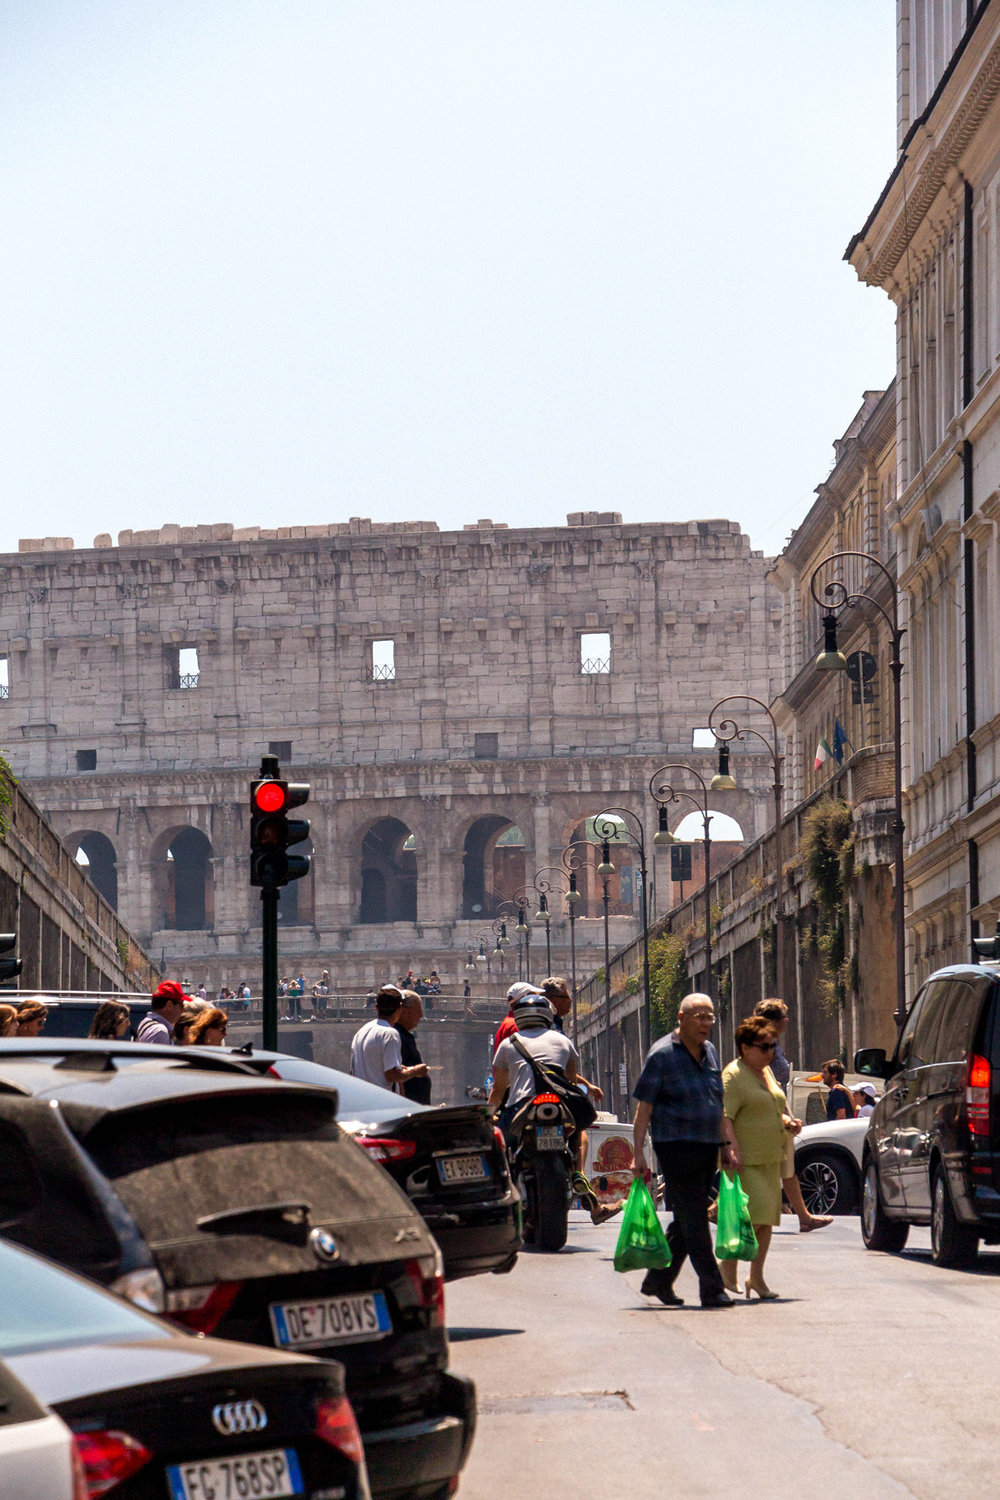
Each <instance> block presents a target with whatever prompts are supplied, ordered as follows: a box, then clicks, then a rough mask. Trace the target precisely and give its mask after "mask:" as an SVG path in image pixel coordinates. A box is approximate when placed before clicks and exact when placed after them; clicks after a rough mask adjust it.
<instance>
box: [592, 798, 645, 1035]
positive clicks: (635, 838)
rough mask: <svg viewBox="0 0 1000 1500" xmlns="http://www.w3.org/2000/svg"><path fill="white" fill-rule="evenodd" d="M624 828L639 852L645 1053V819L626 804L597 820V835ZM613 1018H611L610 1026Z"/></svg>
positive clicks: (595, 825) (605, 812)
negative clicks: (643, 826)
mask: <svg viewBox="0 0 1000 1500" xmlns="http://www.w3.org/2000/svg"><path fill="white" fill-rule="evenodd" d="M622 831H624V833H625V836H626V837H627V838H628V840H629V841H630V842H631V843H633V844H634V845H635V847H636V848H637V849H638V851H639V879H640V889H639V920H640V921H641V922H642V987H643V995H644V997H645V1006H644V1008H643V1012H642V1020H641V1025H642V1055H643V1057H645V1056H646V1054H647V1053H648V1052H649V1047H650V1012H649V907H648V902H649V884H648V880H647V872H646V840H645V838H644V837H643V832H642V820H641V818H639V816H638V814H636V813H634V812H632V811H630V809H629V808H627V807H608V808H605V809H604V811H603V812H601V813H598V815H597V817H596V818H595V819H594V832H595V833H596V834H597V835H598V837H599V838H600V837H602V836H604V835H605V834H606V835H607V837H608V838H609V839H610V838H611V837H613V836H614V835H615V834H616V833H617V834H620V833H621V832H622ZM610 1024H611V1017H610V1015H609V1017H608V1025H609V1027H610Z"/></svg>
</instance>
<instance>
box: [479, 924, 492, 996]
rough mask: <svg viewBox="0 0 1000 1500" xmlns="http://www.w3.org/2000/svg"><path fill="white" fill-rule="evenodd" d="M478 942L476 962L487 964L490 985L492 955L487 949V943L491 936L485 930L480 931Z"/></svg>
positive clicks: (487, 980) (487, 981)
mask: <svg viewBox="0 0 1000 1500" xmlns="http://www.w3.org/2000/svg"><path fill="white" fill-rule="evenodd" d="M476 942H477V943H478V944H479V952H478V953H477V954H476V963H477V964H485V965H486V983H487V985H488V984H489V982H490V955H489V954H488V953H487V951H486V944H487V943H488V942H489V938H488V937H487V936H486V933H485V932H480V933H477V934H476Z"/></svg>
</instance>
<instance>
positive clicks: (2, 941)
mask: <svg viewBox="0 0 1000 1500" xmlns="http://www.w3.org/2000/svg"><path fill="white" fill-rule="evenodd" d="M16 944H17V933H16V932H0V953H9V952H10V950H11V949H12V948H13V947H15V946H16ZM20 972H21V960H20V959H19V958H0V984H6V983H7V981H8V980H9V979H16V978H17V976H18V974H20Z"/></svg>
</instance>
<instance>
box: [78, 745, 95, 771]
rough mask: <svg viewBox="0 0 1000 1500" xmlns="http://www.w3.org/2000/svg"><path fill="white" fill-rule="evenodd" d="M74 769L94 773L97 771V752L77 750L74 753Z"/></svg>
mask: <svg viewBox="0 0 1000 1500" xmlns="http://www.w3.org/2000/svg"><path fill="white" fill-rule="evenodd" d="M76 769H77V770H78V771H96V770H97V751H96V750H78V751H77V752H76Z"/></svg>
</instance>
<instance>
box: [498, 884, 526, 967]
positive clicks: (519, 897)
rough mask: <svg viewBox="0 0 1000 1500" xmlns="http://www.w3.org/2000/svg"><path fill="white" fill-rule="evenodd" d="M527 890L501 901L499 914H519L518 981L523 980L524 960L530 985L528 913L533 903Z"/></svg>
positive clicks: (515, 928)
mask: <svg viewBox="0 0 1000 1500" xmlns="http://www.w3.org/2000/svg"><path fill="white" fill-rule="evenodd" d="M525 889H526V888H525V887H524V886H522V887H521V889H520V890H519V891H517V892H516V893H515V894H514V895H513V896H512V897H510V898H509V899H508V900H507V901H501V903H500V906H499V908H498V911H499V913H500V914H501V915H502V916H508V915H509V916H514V914H515V912H516V913H517V921H516V923H515V926H514V934H515V936H516V938H517V977H518V979H520V978H521V974H522V968H521V964H522V959H523V960H524V965H525V969H526V974H525V977H526V979H527V981H528V983H529V984H530V983H531V925H530V922H529V918H528V913H529V911H530V910H531V902H530V901H529V900H528V897H527V895H526V894H525ZM493 925H494V926H496V923H494V924H493ZM506 936H507V929H506V926H505V927H504V937H506Z"/></svg>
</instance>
